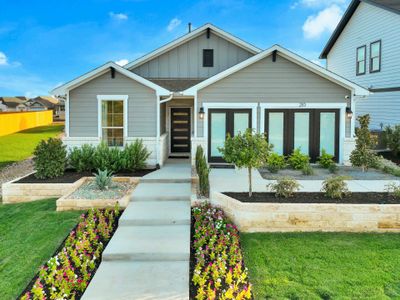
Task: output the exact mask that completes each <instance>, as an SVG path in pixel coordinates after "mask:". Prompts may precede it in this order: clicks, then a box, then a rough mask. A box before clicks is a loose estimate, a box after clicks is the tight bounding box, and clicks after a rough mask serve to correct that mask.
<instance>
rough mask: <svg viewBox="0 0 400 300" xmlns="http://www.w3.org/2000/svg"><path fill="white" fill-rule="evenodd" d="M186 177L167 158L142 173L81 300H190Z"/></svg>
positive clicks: (182, 163)
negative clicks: (156, 166)
mask: <svg viewBox="0 0 400 300" xmlns="http://www.w3.org/2000/svg"><path fill="white" fill-rule="evenodd" d="M190 177H191V169H190V164H189V161H188V160H170V161H168V163H167V164H166V165H165V166H164V167H163V168H162V169H160V170H158V171H156V172H153V173H150V174H148V175H146V176H144V177H143V178H142V180H141V182H140V183H139V185H138V186H137V188H136V189H135V191H134V192H133V194H132V199H131V203H130V204H129V205H128V207H127V209H126V210H125V211H124V213H123V214H122V216H121V218H120V220H119V227H118V229H117V231H116V232H115V234H114V236H113V238H112V239H111V241H110V243H109V244H108V245H107V247H106V249H105V251H104V252H103V261H102V263H101V264H100V267H99V269H98V270H97V272H96V274H95V276H94V278H93V280H92V281H91V283H90V285H89V287H88V289H87V290H86V292H85V294H84V295H83V298H82V299H84V300H89V299H96V300H98V299H107V300H108V299H115V300H118V299H124V300H125V299H143V300H150V299H166V300H183V299H185V300H186V299H189V259H190V189H191V183H190V180H191V179H190Z"/></svg>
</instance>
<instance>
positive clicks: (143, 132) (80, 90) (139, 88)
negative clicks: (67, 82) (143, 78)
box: [69, 72, 157, 137]
mask: <svg viewBox="0 0 400 300" xmlns="http://www.w3.org/2000/svg"><path fill="white" fill-rule="evenodd" d="M97 95H128V96H129V98H128V136H129V137H155V136H156V124H157V122H156V115H157V110H156V109H157V107H156V93H155V91H154V90H152V89H150V88H148V87H146V86H144V85H142V84H140V83H138V82H136V81H134V80H132V79H130V78H128V77H126V76H124V75H122V74H120V73H118V72H116V73H115V78H114V79H112V78H111V74H110V72H107V73H105V74H103V75H101V76H99V77H97V78H95V79H93V80H91V81H89V82H87V83H85V84H83V85H81V86H79V87H77V88H75V89H73V90H72V91H70V94H69V101H70V104H69V105H70V106H69V108H70V112H69V117H70V136H71V137H97V135H98V112H97V110H98V102H97Z"/></svg>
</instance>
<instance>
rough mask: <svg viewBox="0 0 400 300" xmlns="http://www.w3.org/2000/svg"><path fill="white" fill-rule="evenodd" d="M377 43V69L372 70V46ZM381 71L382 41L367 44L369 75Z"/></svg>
mask: <svg viewBox="0 0 400 300" xmlns="http://www.w3.org/2000/svg"><path fill="white" fill-rule="evenodd" d="M376 43H379V56H378V58H379V69H377V70H372V59H373V58H375V57H372V45H373V44H376ZM381 69H382V40H376V41H374V42H372V43H370V44H369V72H370V73H378V72H380V71H381Z"/></svg>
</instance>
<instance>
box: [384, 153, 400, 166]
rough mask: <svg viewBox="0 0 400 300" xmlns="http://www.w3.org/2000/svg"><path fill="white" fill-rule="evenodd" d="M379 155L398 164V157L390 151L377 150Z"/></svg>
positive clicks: (399, 161) (399, 159) (399, 162)
mask: <svg viewBox="0 0 400 300" xmlns="http://www.w3.org/2000/svg"><path fill="white" fill-rule="evenodd" d="M379 155H382V156H383V157H384V158H386V159H388V160H390V161H392V162H394V163H395V164H397V165H400V157H399V156H395V155H393V153H392V152H390V151H385V152H379Z"/></svg>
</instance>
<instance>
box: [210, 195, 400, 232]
mask: <svg viewBox="0 0 400 300" xmlns="http://www.w3.org/2000/svg"><path fill="white" fill-rule="evenodd" d="M211 203H212V204H213V205H216V206H219V207H221V208H223V209H224V211H225V212H226V214H227V215H228V216H229V217H230V218H231V219H232V220H233V221H234V223H235V224H236V225H237V226H238V228H239V230H240V231H242V232H276V231H280V232H295V231H327V232H328V231H331V232H332V231H348V232H400V204H324V203H321V204H307V203H304V204H295V203H293V204H290V203H242V202H240V201H238V200H236V199H233V198H231V197H228V196H226V195H224V194H221V193H218V192H214V193H213V194H212V195H211Z"/></svg>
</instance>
